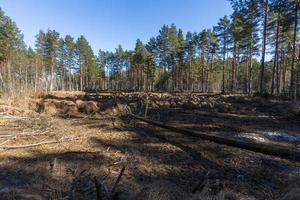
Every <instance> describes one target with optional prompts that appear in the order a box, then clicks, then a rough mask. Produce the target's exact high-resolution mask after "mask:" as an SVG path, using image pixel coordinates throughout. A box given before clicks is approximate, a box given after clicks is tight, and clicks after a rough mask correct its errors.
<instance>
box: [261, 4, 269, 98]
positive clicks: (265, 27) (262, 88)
mask: <svg viewBox="0 0 300 200" xmlns="http://www.w3.org/2000/svg"><path fill="white" fill-rule="evenodd" d="M268 4H269V2H268V0H265V2H264V25H263V26H264V28H263V36H262V37H263V38H262V56H261V66H260V82H259V93H260V95H263V94H264V92H265V56H266V38H267V24H268V7H269V5H268Z"/></svg>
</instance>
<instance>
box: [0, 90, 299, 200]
mask: <svg viewBox="0 0 300 200" xmlns="http://www.w3.org/2000/svg"><path fill="white" fill-rule="evenodd" d="M52 95H54V94H52ZM82 95H84V94H82V93H79V94H77V93H76V94H74V93H64V94H61V93H59V94H55V96H59V98H63V99H61V100H59V101H64V104H65V105H68V104H66V101H72V102H73V100H72V99H71V100H70V97H75V96H76V98H78V97H79V96H80V98H83V97H82ZM137 95H139V94H137ZM154 95H156V94H154ZM158 95H161V94H158ZM66 96H67V97H68V98H67V99H66ZM162 96H166V97H170V95H162ZM52 97H53V96H52ZM103 98H104V99H103V100H97V99H94V100H93V101H97V103H101V105H102V106H103V107H102V108H103V110H102V111H101V108H100V111H99V113H97V114H90V115H85V114H83V113H76V116H77V117H74V116H73V117H72V116H65V118H61V117H60V115H58V116H50V115H48V114H46V113H40V114H37V113H35V114H31V115H28V113H30V112H28V113H26V112H25V111H24V112H23V111H22V112H16V114H14V113H10V112H12V110H6V111H9V112H7V114H8V115H9V116H20V117H25V118H18V119H14V118H11V119H0V144H1V143H3V142H5V145H24V144H30V143H37V142H40V141H47V140H52V139H60V138H62V137H74V138H77V137H78V138H82V139H80V140H74V141H70V142H66V143H58V144H45V145H41V146H38V147H32V148H28V149H12V150H2V151H0V193H1V195H2V197H3V199H26V198H27V199H55V200H57V199H64V198H66V197H69V196H70V195H71V194H76V195H77V196H78V198H79V199H95V197H96V193H95V191H94V181H93V180H94V177H95V176H96V177H97V178H98V180H99V181H101V182H103V184H104V185H105V187H107V189H108V190H109V189H110V188H111V187H112V185H113V183H114V181H115V180H116V178H117V176H118V174H119V173H120V169H121V168H122V167H123V166H124V165H126V170H125V172H124V175H123V176H122V179H121V182H120V184H119V186H118V188H117V191H116V195H117V196H118V198H119V199H149V200H150V199H161V200H164V199H276V198H279V197H280V198H282V199H288V198H290V197H291V195H290V196H289V194H293V195H292V197H296V198H297V196H296V194H297V183H298V180H299V179H298V175H297V172H298V173H299V166H298V165H297V164H296V163H291V162H288V161H285V160H280V159H277V158H274V157H269V156H264V155H261V154H255V153H251V152H248V151H243V150H240V149H235V148H230V147H226V146H223V145H216V144H214V143H210V142H205V141H201V140H197V141H195V140H194V139H191V138H187V137H183V136H182V135H180V134H176V133H173V132H170V131H166V130H164V129H160V128H157V127H152V126H149V125H147V124H145V123H141V122H138V121H134V120H128V119H126V118H122V119H121V118H119V116H120V113H123V112H124V110H126V109H127V108H124V105H131V104H133V105H134V103H137V101H136V99H135V96H133V97H131V98H132V99H133V100H132V102H127V103H126V102H124V101H123V100H122V99H124V94H120V97H119V98H120V99H119V100H117V101H116V100H111V99H114V98H115V97H112V96H111V95H108V94H107V95H105V97H103ZM126 98H127V97H125V100H126ZM198 98H200V97H198ZM50 99H51V98H50ZM201 99H202V97H201ZM51 100H53V99H51ZM88 101H90V100H88ZM231 101H233V100H231ZM238 101H243V100H240V99H239V100H238ZM247 101H248V100H247ZM105 102H112V103H111V104H107V103H106V104H105ZM22 104H23V103H21V101H20V103H18V105H17V104H16V103H15V104H13V103H10V102H9V104H8V102H7V101H4V102H2V104H1V102H0V105H14V106H13V107H17V108H18V109H21V110H23V106H21V105H22ZM33 107H34V106H33ZM25 108H26V109H24V110H30V109H29V107H25ZM55 108H57V106H55ZM58 109H60V108H58ZM114 109H116V110H117V111H114ZM231 109H232V108H231ZM131 110H132V111H133V112H143V108H142V107H134V106H131ZM168 110H169V108H167V109H166V108H165V110H164V109H161V108H160V109H159V110H155V109H152V110H151V108H150V112H149V117H151V118H155V117H156V116H157V114H160V120H162V121H164V122H166V123H170V122H171V123H175V124H176V125H181V124H179V122H181V123H182V125H185V126H187V124H188V123H187V122H189V123H190V128H193V129H194V128H197V127H198V128H199V129H205V131H214V132H219V133H220V134H224V133H228V131H229V132H230V131H232V130H237V131H238V130H240V129H250V128H254V129H255V128H256V129H258V128H262V127H263V128H266V127H271V126H272V127H273V128H274V123H273V122H274V121H272V119H271V120H269V121H268V120H266V121H260V120H261V119H259V120H257V118H255V117H252V118H251V117H250V118H245V117H241V118H239V116H236V115H230V116H229V117H228V116H219V117H218V116H216V115H211V116H203V115H199V113H198V114H197V113H192V114H189V115H183V114H182V113H180V112H178V111H176V112H175V111H174V112H170V111H168ZM249 112H250V113H252V111H249ZM235 114H236V113H235ZM244 114H245V113H244ZM248 114H249V113H248ZM252 114H253V113H252ZM112 116H113V117H115V118H116V119H115V121H113V120H111V117H112ZM240 122H247V123H245V124H239V123H240ZM285 123H288V122H285ZM191 125H192V126H191ZM193 126H194V127H193ZM233 127H238V129H236V128H233ZM282 129H285V130H287V129H293V130H299V129H298V126H297V125H294V124H293V123H292V122H291V123H290V124H285V126H284V127H283V128H282ZM5 135H6V136H7V135H13V137H5ZM225 135H226V134H225ZM227 135H228V134H227ZM1 136H2V137H1ZM7 140H8V141H7ZM0 146H1V145H0ZM84 170H85V172H84V173H83V175H80V176H79V174H80V173H81V172H83V171H84ZM204 177H206V178H204ZM197 184H199V185H200V187H199V188H198V189H197V190H196V191H195V193H194V194H192V192H191V191H192V190H193V189H194V187H195V185H197ZM72 191H73V192H72ZM282 194H287V195H285V196H284V195H282Z"/></svg>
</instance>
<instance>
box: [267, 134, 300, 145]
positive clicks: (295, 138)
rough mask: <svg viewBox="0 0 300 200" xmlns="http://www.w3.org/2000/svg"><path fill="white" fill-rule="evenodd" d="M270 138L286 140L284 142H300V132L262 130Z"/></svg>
mask: <svg viewBox="0 0 300 200" xmlns="http://www.w3.org/2000/svg"><path fill="white" fill-rule="evenodd" d="M262 134H265V135H266V136H267V137H268V138H269V139H271V140H276V141H284V142H296V143H298V142H300V134H297V135H296V134H289V133H280V132H262Z"/></svg>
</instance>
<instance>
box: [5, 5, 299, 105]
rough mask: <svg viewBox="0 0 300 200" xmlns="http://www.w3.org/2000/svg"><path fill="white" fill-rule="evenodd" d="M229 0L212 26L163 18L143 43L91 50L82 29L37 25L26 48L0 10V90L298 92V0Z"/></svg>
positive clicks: (294, 96)
mask: <svg viewBox="0 0 300 200" xmlns="http://www.w3.org/2000/svg"><path fill="white" fill-rule="evenodd" d="M230 3H231V5H232V8H233V13H232V15H231V16H230V17H228V16H224V17H223V18H221V19H220V20H219V22H218V23H217V25H216V26H214V27H213V28H212V29H206V30H203V31H201V32H199V33H191V32H187V33H186V34H184V33H183V31H182V30H181V29H178V28H177V27H176V26H175V25H174V24H172V25H164V26H163V27H162V28H161V29H160V30H159V33H158V35H157V36H156V37H152V38H150V40H149V42H148V43H146V44H143V43H142V41H141V40H139V39H138V40H137V41H136V46H135V49H134V50H124V49H123V48H122V46H121V45H119V46H118V47H117V48H116V49H115V51H114V52H107V51H102V50H99V52H98V53H97V54H95V52H93V50H92V48H91V46H90V44H89V42H88V41H87V40H86V39H85V37H84V36H80V37H79V38H77V39H74V38H73V37H72V36H70V35H66V36H65V37H61V36H60V34H59V33H58V32H56V31H55V30H47V31H42V30H41V31H40V32H39V33H38V34H37V36H36V45H35V47H34V48H31V47H29V48H26V45H25V44H24V42H23V36H22V34H21V31H20V30H19V29H18V27H17V26H16V24H15V23H14V22H13V21H12V20H11V19H10V18H9V17H8V16H6V15H5V13H4V12H3V11H2V10H0V90H1V91H0V92H1V93H5V94H9V95H13V94H14V93H19V92H25V91H28V90H29V89H31V90H121V91H171V92H172V91H197V92H223V93H236V92H243V93H260V94H261V95H263V94H272V95H286V96H290V97H292V98H293V99H294V100H295V99H296V97H297V96H299V94H300V44H299V41H298V34H297V32H298V6H299V5H298V0H230ZM212 12H213V11H212ZM195 20H196V19H195ZM200 20H201V19H200ZM203 20H204V19H203ZM266 55H267V57H270V58H271V60H270V59H266Z"/></svg>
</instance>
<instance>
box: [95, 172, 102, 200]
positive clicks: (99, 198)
mask: <svg viewBox="0 0 300 200" xmlns="http://www.w3.org/2000/svg"><path fill="white" fill-rule="evenodd" d="M94 182H95V187H96V195H97V200H102V194H101V185H99V183H98V180H97V178H96V177H94Z"/></svg>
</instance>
